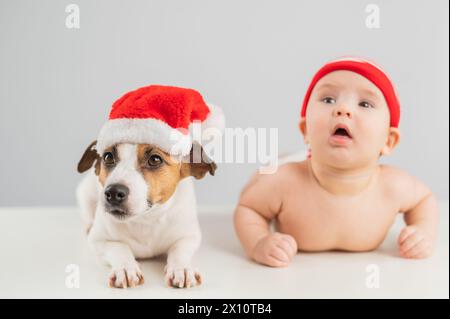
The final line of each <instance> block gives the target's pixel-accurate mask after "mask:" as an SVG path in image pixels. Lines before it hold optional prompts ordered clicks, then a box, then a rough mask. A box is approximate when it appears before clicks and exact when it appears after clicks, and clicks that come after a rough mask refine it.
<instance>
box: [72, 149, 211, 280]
mask: <svg viewBox="0 0 450 319" xmlns="http://www.w3.org/2000/svg"><path fill="white" fill-rule="evenodd" d="M136 147H137V145H136V144H119V145H118V146H117V152H118V154H119V156H120V157H121V160H120V161H119V162H118V164H117V166H116V167H115V168H114V169H113V170H112V171H111V173H110V174H109V175H108V176H107V178H106V181H105V183H104V186H102V185H101V183H100V182H99V178H98V176H97V175H96V173H95V170H94V168H91V169H89V170H88V174H87V176H85V177H84V178H83V180H82V181H81V183H80V184H79V186H78V188H77V199H78V202H79V206H80V208H81V214H82V221H83V224H84V227H85V229H86V231H87V232H88V242H89V245H90V246H91V247H92V248H93V250H94V251H95V253H96V255H97V256H98V257H100V258H101V260H103V261H104V262H106V263H107V264H108V265H109V266H110V267H111V274H110V276H109V285H110V286H112V287H120V288H126V287H130V286H131V287H134V286H137V285H139V284H142V283H143V274H142V272H141V270H140V268H139V264H138V262H137V261H136V258H149V257H154V256H158V255H161V254H165V253H167V264H166V267H165V280H166V282H167V284H168V285H169V286H173V287H180V288H183V287H191V286H195V285H198V284H200V283H201V276H200V274H199V273H198V272H197V271H196V270H194V269H193V266H192V264H191V262H192V258H193V255H194V253H195V252H196V250H197V249H198V248H199V245H200V241H201V233H200V227H199V223H198V219H197V209H196V200H195V193H194V185H193V180H192V177H190V176H189V177H185V178H183V179H181V180H180V181H179V182H178V185H177V187H176V190H175V192H174V193H173V195H172V196H171V197H170V198H169V200H167V201H166V202H164V203H163V204H155V205H153V206H151V207H149V206H148V204H147V194H148V188H149V187H150V186H149V185H148V183H147V182H146V180H145V179H144V177H143V175H142V174H141V172H139V171H138V170H137V169H136V158H137V155H136V154H137V149H136ZM99 160H101V158H99ZM210 173H211V172H210ZM213 173H214V172H212V174H213ZM197 178H198V177H197ZM114 183H122V184H125V185H127V186H128V188H129V189H130V194H129V198H128V201H129V205H130V206H129V208H130V211H132V212H133V214H132V216H131V217H129V218H127V219H125V220H120V219H118V218H116V217H115V216H113V215H112V214H110V213H108V212H106V211H105V201H106V200H105V195H104V190H105V188H106V187H107V186H108V185H111V184H114Z"/></svg>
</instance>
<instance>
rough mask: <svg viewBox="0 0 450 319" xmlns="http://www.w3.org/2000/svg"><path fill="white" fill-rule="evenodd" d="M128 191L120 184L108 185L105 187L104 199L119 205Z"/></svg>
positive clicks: (125, 197)
mask: <svg viewBox="0 0 450 319" xmlns="http://www.w3.org/2000/svg"><path fill="white" fill-rule="evenodd" d="M129 193H130V190H129V189H128V187H126V186H125V185H122V184H112V185H109V186H108V187H106V189H105V197H106V201H107V202H108V203H110V204H111V205H120V204H121V203H122V202H124V201H125V200H126V199H127V197H128V194H129Z"/></svg>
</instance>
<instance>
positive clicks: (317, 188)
mask: <svg viewBox="0 0 450 319" xmlns="http://www.w3.org/2000/svg"><path fill="white" fill-rule="evenodd" d="M399 118H400V105H399V101H398V98H397V95H396V92H395V89H394V87H393V84H392V83H391V81H390V79H389V77H388V76H387V75H386V74H385V73H384V72H383V71H382V70H381V69H380V68H379V67H377V66H375V65H374V64H372V63H370V62H368V61H365V60H362V59H353V58H348V59H341V60H336V61H332V62H330V63H328V64H326V65H325V66H323V67H322V68H321V69H320V70H319V71H318V72H317V73H316V75H315V76H314V78H313V80H312V82H311V84H310V86H309V88H308V91H307V93H306V96H305V99H304V101H303V107H302V111H301V120H300V123H299V127H300V131H301V133H302V134H303V137H304V141H305V143H307V144H309V147H310V155H309V156H308V158H307V159H306V160H304V161H302V162H295V163H287V164H284V165H281V166H280V167H279V168H278V170H277V172H276V173H275V174H270V175H269V174H267V175H263V174H257V175H255V176H254V177H253V178H252V179H251V180H250V182H249V183H248V184H247V186H246V187H245V188H244V189H243V191H242V193H241V196H240V199H239V204H238V206H237V208H236V210H235V215H234V224H235V228H236V232H237V235H238V237H239V240H240V241H241V243H242V245H243V247H244V249H245V251H246V253H247V254H248V256H250V258H252V259H254V260H255V261H257V262H259V263H261V264H265V265H268V266H272V267H284V266H287V265H288V264H289V262H290V261H291V260H292V258H293V256H294V255H295V254H296V253H297V250H301V251H310V252H313V251H325V250H344V251H354V252H361V251H370V250H373V249H376V248H377V247H378V246H379V245H380V244H381V243H382V242H383V239H384V238H385V236H386V234H387V232H388V230H389V228H390V226H391V225H392V224H393V222H394V220H395V218H396V216H397V213H399V212H401V213H403V216H404V220H405V223H406V227H404V228H403V230H402V231H401V232H400V235H399V237H398V248H399V254H400V256H402V257H404V258H426V257H428V256H430V255H431V254H432V252H433V248H434V245H435V240H436V232H437V224H438V215H439V213H438V206H437V201H436V199H435V196H434V195H433V194H432V193H431V191H430V190H429V189H428V188H427V187H426V186H425V185H423V184H422V183H421V182H420V181H419V180H417V179H416V178H414V177H412V176H411V175H409V174H407V173H406V172H404V171H402V170H400V169H398V168H395V167H392V166H388V165H380V164H378V159H379V157H380V156H382V155H388V154H390V153H391V152H392V151H393V150H394V148H395V147H396V146H397V144H398V142H399V137H400V133H399V130H398V124H399ZM272 220H274V221H275V227H276V230H277V231H276V232H271V231H270V227H269V224H270V221H272Z"/></svg>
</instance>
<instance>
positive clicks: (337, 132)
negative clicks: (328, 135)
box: [333, 127, 352, 138]
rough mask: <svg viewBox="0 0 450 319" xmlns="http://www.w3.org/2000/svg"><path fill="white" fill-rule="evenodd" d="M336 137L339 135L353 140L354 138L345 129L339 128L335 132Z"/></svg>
mask: <svg viewBox="0 0 450 319" xmlns="http://www.w3.org/2000/svg"><path fill="white" fill-rule="evenodd" d="M333 135H334V136H335V135H338V136H346V137H348V138H352V136H351V135H350V133H349V132H348V131H347V130H346V129H345V128H343V127H338V128H337V129H336V130H335V131H334V134H333Z"/></svg>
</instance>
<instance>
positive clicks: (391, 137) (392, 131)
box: [381, 127, 400, 155]
mask: <svg viewBox="0 0 450 319" xmlns="http://www.w3.org/2000/svg"><path fill="white" fill-rule="evenodd" d="M399 142H400V131H399V130H398V128H396V127H390V128H389V134H388V137H387V139H386V143H385V144H384V146H383V148H382V149H381V155H389V154H391V153H392V151H393V150H394V149H395V148H396V147H397V145H398V143H399Z"/></svg>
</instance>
